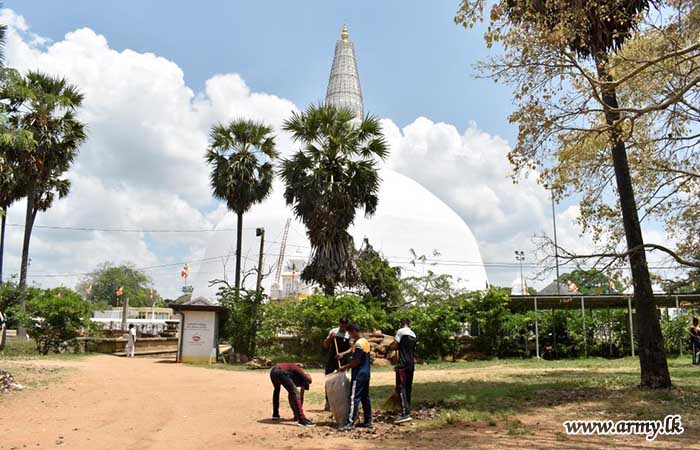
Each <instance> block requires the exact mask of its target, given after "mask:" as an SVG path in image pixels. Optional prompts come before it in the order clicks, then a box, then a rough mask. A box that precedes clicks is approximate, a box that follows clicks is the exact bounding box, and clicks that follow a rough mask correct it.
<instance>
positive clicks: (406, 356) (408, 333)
mask: <svg viewBox="0 0 700 450" xmlns="http://www.w3.org/2000/svg"><path fill="white" fill-rule="evenodd" d="M415 348H416V334H415V333H414V332H413V330H411V321H410V320H408V319H403V320H402V321H401V328H399V331H397V332H396V336H395V337H394V342H393V343H392V344H391V349H392V350H397V351H398V361H397V363H396V368H395V370H396V392H397V393H398V394H399V398H400V399H401V415H400V416H399V417H397V418H396V420H394V423H402V422H408V421H409V420H413V419H412V418H411V391H413V371H414V370H415V360H414V350H415Z"/></svg>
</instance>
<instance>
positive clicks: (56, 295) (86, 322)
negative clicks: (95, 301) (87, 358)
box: [14, 288, 92, 355]
mask: <svg viewBox="0 0 700 450" xmlns="http://www.w3.org/2000/svg"><path fill="white" fill-rule="evenodd" d="M14 312H15V314H16V317H17V318H18V319H19V320H20V322H21V323H22V324H23V325H24V326H25V327H26V328H27V333H28V334H29V336H30V337H31V338H32V339H34V341H35V342H36V347H37V350H38V351H39V353H41V354H42V355H46V354H47V353H49V352H50V351H53V352H54V353H60V352H62V351H64V350H65V349H66V348H67V347H68V346H69V345H70V341H71V340H73V339H75V338H76V337H78V336H79V335H80V333H81V330H83V329H89V328H91V327H92V322H91V321H90V317H91V313H92V311H91V308H90V303H89V302H87V301H85V300H83V299H82V297H80V295H78V294H77V293H75V292H74V291H72V290H70V289H67V288H55V289H47V290H37V291H34V292H32V296H31V297H30V298H28V300H27V301H26V303H25V310H24V311H21V310H20V309H19V307H17V306H15V307H14Z"/></svg>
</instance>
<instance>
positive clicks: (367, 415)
mask: <svg viewBox="0 0 700 450" xmlns="http://www.w3.org/2000/svg"><path fill="white" fill-rule="evenodd" d="M348 331H349V332H350V336H351V337H352V339H353V340H354V341H355V345H353V347H352V349H351V350H348V352H350V351H352V360H351V361H350V362H349V363H347V364H343V365H342V366H340V369H339V370H341V371H342V370H348V369H351V371H352V372H351V373H352V382H351V388H350V414H349V416H348V423H347V424H345V425H343V426H342V427H340V428H338V429H339V430H340V431H350V430H352V429H353V428H354V427H355V421H356V420H357V409H358V407H359V406H360V403H362V412H363V414H364V422H362V424H360V425H358V427H361V428H371V427H372V405H371V403H370V401H369V379H370V360H369V341H367V339H365V338H363V337H361V336H360V329H359V327H358V326H357V325H355V324H350V325H348ZM348 352H346V353H348ZM344 356H345V354H343V353H340V354H338V356H337V358H338V359H341V358H343V357H344Z"/></svg>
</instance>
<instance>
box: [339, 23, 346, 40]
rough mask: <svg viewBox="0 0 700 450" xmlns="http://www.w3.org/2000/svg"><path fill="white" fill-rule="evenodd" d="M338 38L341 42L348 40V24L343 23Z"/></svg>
mask: <svg viewBox="0 0 700 450" xmlns="http://www.w3.org/2000/svg"><path fill="white" fill-rule="evenodd" d="M340 39H341V40H342V41H343V42H347V41H348V26H347V25H345V24H343V31H342V32H341V33H340Z"/></svg>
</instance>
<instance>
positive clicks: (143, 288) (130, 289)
mask: <svg viewBox="0 0 700 450" xmlns="http://www.w3.org/2000/svg"><path fill="white" fill-rule="evenodd" d="M119 288H123V291H124V298H125V299H128V301H129V305H130V306H136V307H138V306H152V305H153V304H154V303H155V304H159V303H160V302H161V297H160V295H159V294H158V292H157V291H156V290H155V289H154V288H153V284H152V282H151V279H150V278H149V277H148V275H146V274H145V273H143V272H141V271H140V270H138V269H136V267H134V265H132V264H123V265H120V266H115V265H113V264H112V263H109V262H106V263H103V264H101V265H100V266H99V267H98V268H97V269H96V270H95V271H94V272H92V273H91V274H90V275H88V276H87V277H85V278H84V279H83V280H81V281H80V283H78V285H77V286H76V291H77V292H78V293H79V294H80V295H82V296H83V297H84V298H85V299H87V300H90V301H91V302H95V303H102V304H109V305H111V306H118V303H119V302H120V300H119V299H118V298H117V296H116V292H117V289H119Z"/></svg>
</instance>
